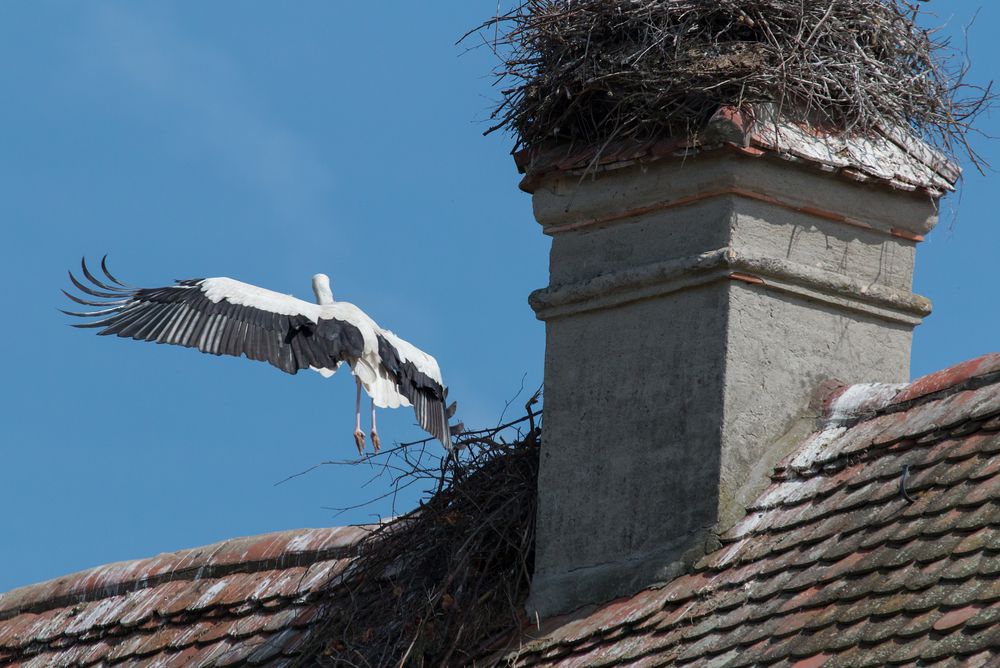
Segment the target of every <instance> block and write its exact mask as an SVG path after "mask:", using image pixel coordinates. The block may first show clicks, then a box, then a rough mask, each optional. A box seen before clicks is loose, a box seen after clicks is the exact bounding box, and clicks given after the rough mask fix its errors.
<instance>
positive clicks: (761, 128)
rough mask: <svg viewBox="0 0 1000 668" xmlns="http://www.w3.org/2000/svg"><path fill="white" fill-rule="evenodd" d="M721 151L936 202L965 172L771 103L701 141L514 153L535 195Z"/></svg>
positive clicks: (732, 113)
mask: <svg viewBox="0 0 1000 668" xmlns="http://www.w3.org/2000/svg"><path fill="white" fill-rule="evenodd" d="M717 151H730V152H734V153H737V154H741V155H743V156H748V157H755V158H759V157H768V158H776V159H780V160H785V161H791V162H799V163H803V164H805V165H808V166H811V167H814V168H816V169H819V170H821V171H823V172H829V173H832V174H835V175H838V176H840V177H842V178H846V179H849V180H851V181H857V182H861V183H873V184H879V185H884V186H888V187H890V188H892V189H895V190H900V191H908V192H922V193H926V194H928V195H930V196H931V197H933V198H940V197H942V196H944V195H945V194H947V193H949V192H952V191H954V190H955V184H956V183H958V180H959V178H960V177H961V175H962V170H961V168H960V167H959V166H958V165H957V164H955V163H954V162H952V161H951V160H949V159H948V158H947V157H946V156H945V155H944V154H943V153H941V152H940V151H938V150H937V149H935V148H933V147H932V146H930V145H929V144H927V143H925V142H922V141H918V140H915V139H913V138H912V137H911V136H910V134H909V133H907V132H905V131H902V130H898V129H888V128H879V130H878V131H877V132H876V133H873V134H870V135H857V136H850V137H845V136H844V135H843V134H842V133H838V132H836V131H825V130H823V129H822V128H821V127H819V126H814V125H809V124H806V123H804V122H800V121H793V120H790V119H788V118H787V117H780V116H779V115H778V114H777V113H776V111H775V109H774V106H773V105H771V104H758V105H752V106H745V107H743V108H737V107H733V106H724V107H720V108H719V110H718V111H717V112H716V113H715V114H714V115H713V116H712V118H711V119H710V120H709V122H708V123H707V124H706V126H705V128H704V129H703V130H702V131H701V132H700V133H698V134H696V135H687V134H685V135H680V136H674V137H663V138H659V139H654V140H649V141H644V142H636V141H631V140H626V141H621V142H611V143H608V144H605V145H603V146H597V145H588V146H584V147H580V146H577V145H568V144H550V145H548V146H540V147H536V148H526V149H523V150H521V151H517V152H516V153H514V161H515V163H516V164H517V167H518V170H519V171H520V172H521V173H522V174H524V175H525V177H524V179H523V180H522V181H521V184H520V187H521V189H522V190H524V191H526V192H529V193H533V192H534V191H535V189H536V188H537V187H538V186H539V184H540V183H541V182H542V181H543V180H544V179H545V178H546V177H547V176H550V175H553V174H554V173H566V174H578V175H582V174H592V173H594V172H599V171H607V170H612V169H618V168H621V167H626V166H628V165H630V164H634V163H637V162H650V161H654V160H661V159H665V158H667V159H669V158H690V157H692V156H693V155H697V154H703V153H708V152H717Z"/></svg>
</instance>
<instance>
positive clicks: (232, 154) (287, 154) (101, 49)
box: [88, 4, 332, 219]
mask: <svg viewBox="0 0 1000 668" xmlns="http://www.w3.org/2000/svg"><path fill="white" fill-rule="evenodd" d="M93 16H94V22H93V26H94V29H93V31H92V37H93V39H94V43H93V44H90V45H88V51H89V53H88V59H90V60H92V61H95V60H96V65H97V66H98V67H99V68H101V69H102V70H106V71H102V72H100V74H101V75H103V76H107V75H108V74H110V75H112V76H115V77H117V78H119V79H120V80H121V81H122V82H123V83H124V84H125V85H126V86H128V87H129V88H130V89H131V90H132V91H133V92H134V93H135V94H137V95H140V96H145V98H147V101H151V102H153V103H155V104H156V105H158V106H160V107H162V111H161V119H164V122H165V124H169V126H168V127H166V128H165V130H166V131H168V132H171V133H174V134H175V135H176V136H177V139H178V140H179V141H185V142H190V143H191V145H192V146H195V147H198V150H200V151H202V152H204V153H205V154H206V155H208V156H209V157H210V158H213V159H215V160H217V161H218V163H219V166H220V168H222V169H225V170H227V172H228V173H229V174H231V175H232V176H234V177H237V178H241V179H243V180H245V181H246V182H247V184H248V185H249V186H250V187H251V188H252V189H253V190H255V191H257V192H258V193H259V194H260V195H261V196H262V197H264V198H265V199H266V200H267V202H268V203H269V204H270V205H271V206H273V207H274V209H275V213H276V214H277V215H278V216H279V217H281V218H294V219H303V218H307V219H308V218H313V219H315V218H316V217H320V216H323V215H324V214H326V213H327V211H326V209H327V208H328V202H329V197H330V192H331V180H332V173H331V170H330V169H329V167H328V166H327V165H325V164H324V163H323V162H322V161H321V160H319V159H318V158H317V157H316V155H315V154H314V153H313V151H311V150H310V148H309V146H308V144H307V143H306V142H305V141H303V140H302V138H300V137H299V136H297V135H296V134H295V133H294V132H293V131H292V130H291V129H290V128H288V127H287V126H285V125H284V124H282V123H281V122H280V121H279V120H277V119H274V118H272V117H269V116H268V114H267V113H266V111H265V110H264V109H262V107H263V106H264V105H262V104H260V102H259V101H255V100H254V96H253V95H252V94H251V93H250V91H249V90H248V82H249V77H248V73H246V72H245V71H243V70H242V69H241V67H240V64H239V63H238V62H237V61H236V60H235V59H234V58H233V57H231V56H229V55H228V54H226V53H224V52H223V51H221V50H220V49H218V48H215V47H213V46H212V45H209V44H205V43H200V42H198V41H196V40H194V39H191V38H189V37H188V36H186V35H183V34H181V33H180V32H179V31H178V30H177V29H176V28H175V27H174V26H173V25H171V23H170V22H169V21H167V20H163V19H162V18H161V19H158V20H155V21H154V20H152V19H150V18H147V17H144V16H142V15H141V14H139V13H138V12H135V11H130V10H127V9H125V8H124V6H123V5H110V4H104V5H95V6H94V15H93Z"/></svg>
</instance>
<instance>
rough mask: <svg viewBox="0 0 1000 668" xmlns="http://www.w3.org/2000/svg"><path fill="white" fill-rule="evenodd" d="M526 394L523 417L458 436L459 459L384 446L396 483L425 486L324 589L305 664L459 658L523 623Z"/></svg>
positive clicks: (532, 495) (533, 464)
mask: <svg viewBox="0 0 1000 668" xmlns="http://www.w3.org/2000/svg"><path fill="white" fill-rule="evenodd" d="M536 397H537V395H536ZM534 400H535V398H534V397H533V398H532V401H530V402H529V404H528V415H527V417H525V418H523V419H521V420H517V421H515V422H513V423H510V424H508V425H504V426H502V427H498V428H496V429H490V430H483V431H477V432H466V433H465V434H463V435H461V436H459V437H457V439H456V441H455V442H456V445H457V447H458V449H459V450H458V452H459V454H458V455H457V456H455V457H445V458H443V459H438V458H436V457H433V456H431V457H430V458H429V460H428V458H427V457H426V456H425V454H426V453H425V451H424V450H423V449H416V450H415V449H412V448H410V447H408V446H412V445H420V444H408V445H404V446H399V447H397V448H394V449H393V450H391V451H389V452H388V453H384V455H383V457H382V459H381V462H380V463H381V464H382V466H383V469H382V470H383V471H386V472H388V475H389V476H390V477H391V478H392V479H393V485H394V488H396V489H399V488H401V487H404V486H406V485H410V484H413V483H415V482H420V481H425V482H430V483H431V484H432V486H433V489H432V490H429V493H428V495H427V497H426V498H425V500H424V501H423V502H422V503H421V504H420V507H419V508H417V509H416V510H415V511H413V512H411V513H408V514H406V515H403V516H401V517H398V518H396V519H393V520H390V521H389V522H386V523H383V524H381V525H378V526H377V528H375V529H374V530H373V531H372V533H371V534H369V535H368V536H367V537H366V538H364V539H363V540H362V541H361V543H360V545H359V551H358V556H357V557H355V559H354V561H353V562H352V563H351V565H350V567H349V568H348V570H347V572H346V573H345V574H344V576H343V577H342V578H340V579H338V580H336V581H334V582H332V583H331V584H330V585H329V587H328V591H327V592H326V595H325V599H326V600H325V601H324V602H323V604H322V607H321V610H322V612H321V615H322V621H321V622H320V626H319V631H318V632H317V633H315V634H313V636H312V641H311V643H312V646H311V647H307V648H305V650H304V651H303V652H302V653H301V656H302V657H304V658H303V661H308V664H307V665H330V666H389V665H396V666H402V665H414V666H423V665H427V666H450V665H465V664H467V663H469V662H470V661H472V660H473V659H474V658H476V657H477V656H482V655H484V654H486V653H488V652H490V651H491V649H493V647H492V646H493V645H497V644H498V643H502V642H503V641H505V640H506V639H507V638H508V637H509V635H510V632H511V630H512V629H518V628H520V627H521V626H522V624H523V623H524V622H525V613H524V603H525V601H526V599H527V595H528V585H529V581H530V576H531V572H532V569H533V563H534V546H535V508H536V496H537V480H538V451H539V445H540V438H541V429H540V428H536V426H535V423H534V418H535V416H536V415H537V413H534V412H533V411H532V409H531V406H532V405H533V404H534ZM522 422H527V423H530V428H529V429H528V430H527V431H526V433H525V434H522V433H521V432H518V438H516V439H515V440H514V441H513V442H507V441H506V440H504V439H503V438H502V437H501V436H500V434H501V433H502V432H504V430H505V429H506V428H509V427H511V426H512V425H517V424H519V423H522ZM373 459H374V458H373ZM376 461H378V460H376ZM428 461H430V463H426V462H428ZM304 665H305V664H304Z"/></svg>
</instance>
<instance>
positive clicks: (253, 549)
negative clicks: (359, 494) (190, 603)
mask: <svg viewBox="0 0 1000 668" xmlns="http://www.w3.org/2000/svg"><path fill="white" fill-rule="evenodd" d="M369 532H370V527H367V526H347V527H333V528H327V529H293V530H289V531H278V532H274V533H268V534H262V535H259V536H246V537H240V538H231V539H229V540H223V541H220V542H218V543H213V544H211V545H206V546H202V547H195V548H190V549H185V550H180V551H177V552H169V553H164V554H160V555H158V556H155V557H150V558H146V559H136V560H132V561H121V562H117V563H113V564H107V565H104V566H97V567H95V568H91V569H87V570H84V571H80V572H78V573H74V574H71V575H66V576H63V577H59V578H55V579H52V580H48V581H45V582H40V583H37V584H32V585H27V586H25V587H20V588H18V589H13V590H11V591H9V592H6V593H0V620H4V619H9V618H11V617H15V616H17V615H20V614H23V613H26V612H31V613H39V612H44V611H46V610H51V609H54V608H58V607H63V606H66V605H68V604H70V603H83V602H89V601H95V600H100V599H102V598H107V597H109V596H116V595H120V594H125V593H129V592H133V591H138V590H140V589H147V588H149V587H155V586H158V585H161V584H164V583H166V582H170V581H174V580H199V579H209V578H218V577H223V576H225V575H229V574H232V573H254V572H259V571H264V570H273V569H284V568H294V567H302V566H310V565H312V564H314V563H316V562H321V561H329V560H331V559H346V558H350V557H353V556H356V551H357V550H356V548H357V544H358V542H359V541H360V540H361V538H363V537H364V536H366V535H367V534H368V533H369Z"/></svg>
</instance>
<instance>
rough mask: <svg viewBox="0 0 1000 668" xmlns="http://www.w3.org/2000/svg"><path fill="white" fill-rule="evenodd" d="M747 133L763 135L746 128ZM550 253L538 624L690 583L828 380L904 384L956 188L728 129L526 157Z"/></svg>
mask: <svg viewBox="0 0 1000 668" xmlns="http://www.w3.org/2000/svg"><path fill="white" fill-rule="evenodd" d="M754 119H755V120H754ZM518 157H519V161H520V166H521V168H522V170H523V171H526V173H527V174H526V177H525V180H524V181H523V182H522V188H524V189H525V190H527V191H528V192H530V193H532V199H533V205H534V212H535V217H536V218H537V220H538V222H539V223H540V224H541V225H542V231H543V232H544V233H545V234H546V235H548V236H550V237H551V238H552V250H551V258H550V278H549V286H548V287H546V288H543V289H541V290H538V291H536V292H535V293H533V294H532V295H531V298H530V303H531V306H532V308H533V309H534V310H535V313H536V315H537V317H538V318H539V319H541V320H543V321H544V322H545V328H546V353H545V441H544V445H543V448H542V458H541V471H540V474H539V481H538V489H539V510H538V527H537V548H536V549H537V552H536V565H535V574H534V579H533V583H532V593H531V598H530V601H529V604H528V607H529V611H530V612H531V614H532V617H534V615H535V613H537V614H538V616H539V617H541V618H545V617H548V616H551V615H553V614H557V613H562V612H566V611H569V610H572V609H574V608H576V607H579V606H581V605H585V604H589V603H597V602H600V601H604V600H609V599H611V598H614V597H616V596H619V595H625V594H630V593H634V592H635V591H637V590H639V589H641V588H643V587H645V586H648V585H651V584H655V583H657V582H662V581H665V580H669V579H671V578H673V577H675V576H677V575H678V574H680V573H681V572H683V571H684V569H685V568H687V567H688V566H689V565H690V564H691V563H692V562H693V561H694V560H695V559H697V558H698V557H699V556H700V555H702V554H704V553H705V551H706V550H710V549H713V547H714V546H717V545H718V542H717V539H716V536H717V535H718V534H719V533H721V532H723V531H725V530H726V529H727V528H729V527H730V526H732V525H733V524H734V523H735V522H736V520H737V519H739V518H740V517H741V516H742V515H743V514H744V509H745V506H746V505H747V503H748V502H750V501H752V500H753V498H755V496H756V495H757V494H758V493H759V492H760V491H761V490H762V489H763V488H764V486H765V485H766V483H767V481H768V474H769V473H770V471H771V469H772V467H773V465H774V464H775V463H776V462H777V461H778V460H779V459H780V458H781V457H782V456H783V455H785V454H786V453H787V452H789V450H790V449H791V448H792V447H794V446H795V445H796V444H797V442H798V441H799V440H800V438H801V437H802V436H804V435H806V434H807V433H808V432H810V431H811V430H813V429H814V428H815V426H816V424H815V420H816V416H817V414H818V412H817V411H816V410H815V409H813V408H811V407H810V399H811V397H812V396H813V395H814V393H815V391H816V389H817V388H818V386H819V385H820V384H821V383H822V382H823V381H824V380H828V379H831V378H836V379H839V380H841V381H844V382H847V383H863V382H905V381H907V380H908V378H909V364H910V342H911V335H912V332H913V328H914V327H915V326H916V325H918V324H919V323H920V322H921V320H922V319H923V318H924V317H925V316H927V315H928V314H929V313H930V302H929V301H928V300H927V299H925V298H924V297H921V296H920V295H916V294H914V293H913V292H912V290H911V279H912V276H913V267H914V255H915V251H916V246H917V244H918V243H919V242H920V241H922V240H923V237H924V235H925V234H927V233H928V232H929V231H930V230H931V229H932V228H933V227H934V225H935V223H936V222H937V203H938V200H939V198H940V197H941V196H942V195H943V194H944V193H946V192H947V191H949V190H951V189H952V187H953V184H954V183H955V181H956V180H957V178H958V171H957V168H955V167H954V166H952V165H951V164H950V163H948V162H947V161H945V160H944V159H943V158H942V157H941V156H940V155H939V154H937V153H935V152H934V151H933V150H931V149H930V148H928V147H927V146H925V145H922V144H915V143H914V142H913V141H912V140H909V139H906V138H905V137H904V136H903V135H902V134H901V133H900V134H897V133H890V132H886V133H884V134H882V135H881V136H871V137H868V138H857V139H854V140H851V141H845V140H842V139H839V138H836V137H832V136H823V135H821V134H819V133H817V132H815V131H813V130H810V129H809V128H808V127H804V126H801V125H797V124H793V123H788V122H783V121H780V119H776V118H775V117H774V115H773V113H772V112H769V111H768V109H766V108H760V109H758V110H756V112H755V113H754V114H752V115H751V114H749V113H748V114H746V115H743V114H741V113H740V112H739V111H737V110H735V109H732V108H725V109H723V110H721V111H720V112H719V113H717V114H716V116H715V117H714V118H713V120H712V121H711V122H710V123H709V125H708V128H707V129H706V130H705V132H704V133H703V134H702V135H701V137H700V138H699V139H698V141H696V142H690V141H687V140H677V141H659V142H655V143H654V142H651V143H648V144H643V145H641V146H634V145H633V146H630V147H628V148H627V149H626V148H622V147H617V148H616V147H614V146H609V147H606V148H605V150H604V151H603V152H602V153H600V155H599V156H598V158H597V159H595V158H594V152H590V153H587V152H584V153H581V154H579V155H575V156H574V155H566V154H565V153H555V154H548V155H546V154H544V153H540V152H534V153H531V154H523V155H519V156H518Z"/></svg>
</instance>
